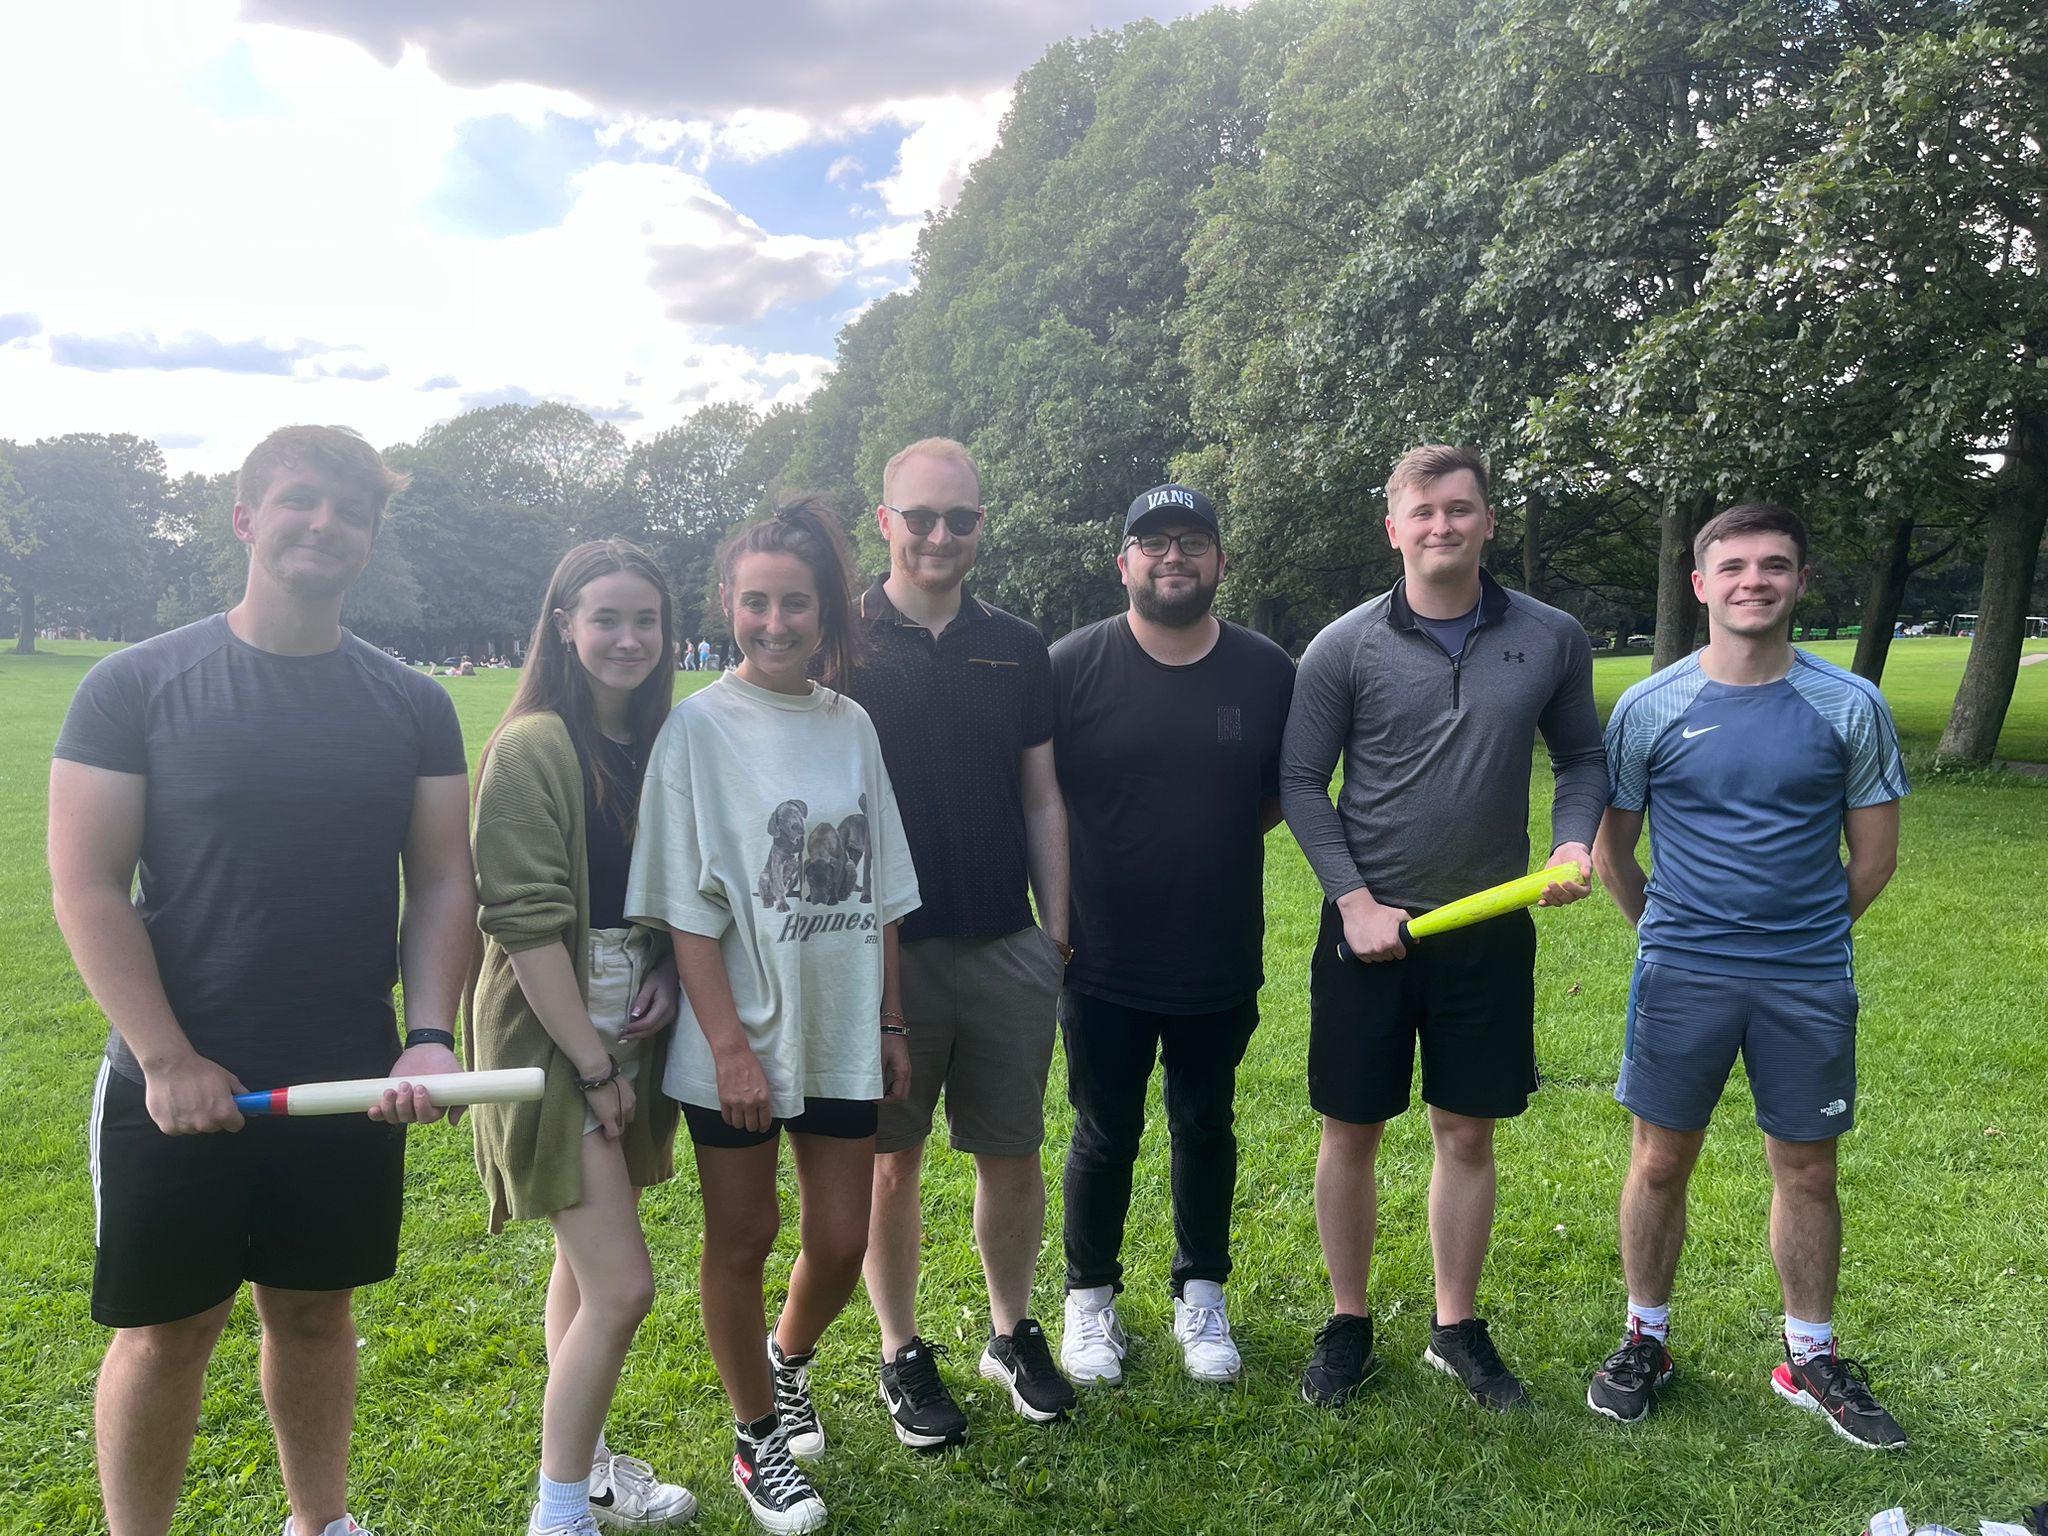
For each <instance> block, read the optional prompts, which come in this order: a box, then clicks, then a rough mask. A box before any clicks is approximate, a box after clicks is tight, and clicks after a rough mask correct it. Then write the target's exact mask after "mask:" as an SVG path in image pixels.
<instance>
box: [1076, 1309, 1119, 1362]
mask: <svg viewBox="0 0 2048 1536" xmlns="http://www.w3.org/2000/svg"><path fill="white" fill-rule="evenodd" d="M1074 1310H1075V1311H1076V1312H1077V1313H1078V1314H1079V1317H1078V1319H1077V1321H1076V1322H1075V1325H1074V1326H1075V1328H1076V1329H1077V1330H1078V1331H1079V1333H1080V1335H1081V1336H1080V1338H1078V1339H1076V1340H1075V1341H1074V1342H1075V1343H1077V1344H1079V1345H1080V1346H1081V1347H1082V1348H1084V1349H1085V1348H1088V1347H1090V1346H1092V1345H1097V1344H1099V1345H1101V1346H1102V1347H1103V1348H1104V1349H1106V1350H1108V1351H1109V1352H1110V1353H1111V1354H1114V1353H1116V1335H1114V1334H1113V1333H1111V1332H1110V1331H1109V1322H1108V1319H1110V1318H1111V1317H1113V1316H1115V1312H1114V1311H1113V1310H1112V1309H1111V1308H1109V1307H1076V1308H1075V1309H1074Z"/></svg>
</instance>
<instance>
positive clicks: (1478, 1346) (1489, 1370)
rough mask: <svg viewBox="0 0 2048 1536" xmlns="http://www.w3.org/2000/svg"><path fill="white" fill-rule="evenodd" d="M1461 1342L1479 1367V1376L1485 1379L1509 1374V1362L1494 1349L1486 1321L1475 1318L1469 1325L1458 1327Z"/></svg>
mask: <svg viewBox="0 0 2048 1536" xmlns="http://www.w3.org/2000/svg"><path fill="white" fill-rule="evenodd" d="M1456 1329H1457V1333H1458V1334H1459V1341H1460V1342H1461V1343H1462V1344H1464V1346H1465V1352H1466V1353H1467V1354H1468V1355H1470V1356H1471V1357H1472V1363H1473V1364H1474V1365H1476V1366H1478V1367H1479V1374H1480V1375H1481V1376H1485V1377H1491V1376H1505V1375H1507V1374H1508V1367H1507V1362H1506V1361H1504V1360H1502V1359H1501V1357H1500V1351H1499V1350H1497V1349H1495V1348H1494V1347H1493V1338H1492V1336H1491V1335H1490V1334H1488V1333H1487V1331H1486V1319H1485V1318H1483V1317H1475V1318H1473V1319H1472V1321H1471V1322H1469V1323H1459V1324H1457V1325H1456Z"/></svg>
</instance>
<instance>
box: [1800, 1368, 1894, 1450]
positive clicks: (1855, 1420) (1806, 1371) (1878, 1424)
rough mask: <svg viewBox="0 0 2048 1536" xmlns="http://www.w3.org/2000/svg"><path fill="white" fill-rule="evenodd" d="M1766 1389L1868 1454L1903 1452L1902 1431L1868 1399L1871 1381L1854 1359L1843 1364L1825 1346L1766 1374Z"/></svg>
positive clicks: (1880, 1407) (1875, 1403)
mask: <svg viewBox="0 0 2048 1536" xmlns="http://www.w3.org/2000/svg"><path fill="white" fill-rule="evenodd" d="M1771 1390H1772V1391H1773V1392H1776V1393H1777V1394H1778V1396H1780V1397H1782V1398H1783V1399H1785V1401H1786V1402H1788V1403H1790V1404H1791V1405H1792V1406H1793V1407H1794V1408H1804V1409H1805V1410H1806V1411H1807V1412H1808V1413H1817V1414H1819V1415H1820V1416H1821V1417H1822V1418H1824V1419H1826V1420H1827V1421H1828V1424H1829V1425H1830V1426H1831V1427H1832V1428H1833V1429H1834V1432H1835V1433H1836V1434H1838V1435H1840V1436H1841V1437H1842V1438H1843V1439H1844V1440H1848V1441H1852V1442H1854V1443H1855V1444H1857V1445H1860V1446H1862V1447H1863V1448H1864V1449H1865V1450H1869V1451H1903V1450H1904V1449H1905V1448H1906V1432H1905V1431H1904V1430H1903V1429H1901V1428H1899V1421H1898V1420H1897V1419H1895V1418H1893V1417H1892V1416H1891V1415H1890V1414H1888V1413H1886V1412H1885V1411H1884V1408H1883V1407H1882V1406H1881V1405H1880V1404H1879V1403H1878V1400H1877V1399H1876V1398H1875V1397H1873V1396H1872V1395H1871V1392H1870V1377H1869V1376H1867V1375H1866V1374H1864V1370H1863V1367H1862V1366H1861V1365H1859V1364H1858V1363H1857V1362H1856V1361H1854V1360H1844V1359H1843V1358H1842V1357H1841V1356H1840V1355H1838V1354H1836V1353H1835V1350H1834V1346H1833V1345H1832V1344H1830V1345H1829V1346H1828V1352H1827V1353H1826V1354H1824V1355H1815V1356H1814V1357H1813V1358H1812V1359H1810V1360H1808V1361H1807V1362H1806V1363H1805V1364H1804V1365H1800V1364H1798V1363H1796V1362H1794V1360H1793V1359H1792V1355H1791V1351H1790V1350H1789V1349H1788V1350H1787V1351H1786V1355H1785V1363H1784V1364H1783V1365H1781V1366H1779V1367H1778V1368H1777V1369H1776V1370H1775V1371H1773V1372H1771Z"/></svg>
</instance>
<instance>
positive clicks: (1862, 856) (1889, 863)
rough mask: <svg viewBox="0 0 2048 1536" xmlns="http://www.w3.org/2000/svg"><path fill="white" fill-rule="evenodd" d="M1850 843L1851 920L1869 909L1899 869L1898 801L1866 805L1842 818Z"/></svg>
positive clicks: (1843, 830)
mask: <svg viewBox="0 0 2048 1536" xmlns="http://www.w3.org/2000/svg"><path fill="white" fill-rule="evenodd" d="M1842 835H1843V837H1844V838H1845V839H1846V840H1847V841H1848V844H1849V918H1850V920H1851V921H1852V922H1853V921H1854V920H1855V919H1857V918H1859V917H1861V916H1862V915H1863V914H1864V913H1865V912H1868V911H1869V910H1870V904H1871V903H1872V902H1873V901H1875V900H1877V898H1878V893H1879V892H1881V891H1882V890H1883V889H1884V888H1885V886H1886V885H1887V884H1889V883H1890V881H1891V878H1892V875H1893V874H1894V873H1895V872H1896V871H1897V870H1898V867H1899V802H1898V801H1896V800H1887V801H1885V802H1884V803H1883V804H1882V805H1863V806H1858V807H1857V808H1856V809H1855V810H1853V811H1850V812H1849V813H1848V814H1847V815H1846V816H1844V817H1843V818H1842Z"/></svg>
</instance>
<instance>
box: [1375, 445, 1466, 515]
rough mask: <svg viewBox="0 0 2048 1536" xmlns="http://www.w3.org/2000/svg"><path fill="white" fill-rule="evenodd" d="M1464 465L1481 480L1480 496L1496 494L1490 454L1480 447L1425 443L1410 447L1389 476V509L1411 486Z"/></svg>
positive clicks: (1425, 483) (1440, 476) (1421, 484)
mask: <svg viewBox="0 0 2048 1536" xmlns="http://www.w3.org/2000/svg"><path fill="white" fill-rule="evenodd" d="M1461 469H1469V470H1471V471H1472V478H1473V479H1474V480H1476V481H1478V482H1479V499H1480V500H1481V501H1486V500H1488V499H1489V498H1490V496H1491V494H1492V483H1491V477H1490V476H1489V475H1488V474H1487V472H1486V455H1484V454H1483V453H1481V452H1480V451H1479V450H1478V449H1477V448H1453V447H1451V446H1450V445H1449V444H1448V443H1424V444H1423V445H1422V446H1421V447H1420V448H1410V449H1409V450H1408V451H1407V452H1406V453H1404V454H1402V455H1401V462H1400V463H1398V464H1396V465H1395V466H1394V472H1393V473H1392V474H1391V475H1389V476H1387V507H1388V510H1390V511H1391V510H1392V509H1393V505H1394V498H1395V497H1396V496H1398V495H1399V494H1400V493H1401V492H1402V491H1403V490H1404V489H1406V488H1407V487H1409V486H1411V485H1412V486H1415V487H1418V488H1420V487H1422V486H1425V485H1429V484H1431V483H1433V482H1435V481H1438V480H1441V479H1443V477H1444V476H1445V475H1455V474H1456V473H1457V472H1458V471H1459V470H1461Z"/></svg>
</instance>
